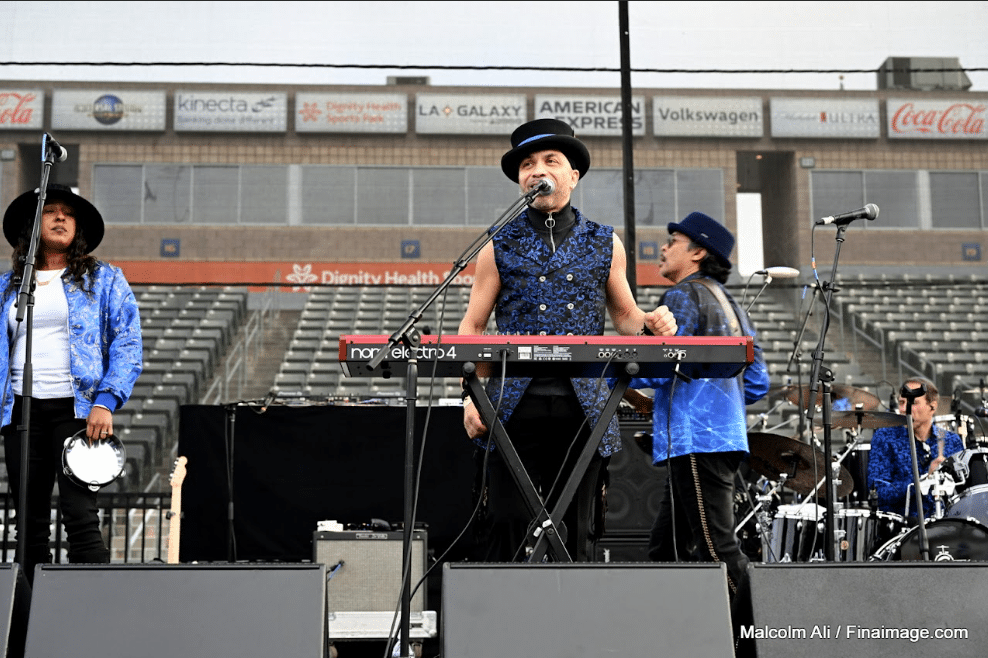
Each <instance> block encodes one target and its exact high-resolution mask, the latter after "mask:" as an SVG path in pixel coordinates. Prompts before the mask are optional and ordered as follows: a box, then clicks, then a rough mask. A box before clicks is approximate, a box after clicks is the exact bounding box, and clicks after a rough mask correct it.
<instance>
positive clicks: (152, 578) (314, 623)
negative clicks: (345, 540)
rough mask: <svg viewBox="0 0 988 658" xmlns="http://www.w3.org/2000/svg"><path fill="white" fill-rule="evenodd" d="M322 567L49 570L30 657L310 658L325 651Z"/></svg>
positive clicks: (34, 618) (42, 572)
mask: <svg viewBox="0 0 988 658" xmlns="http://www.w3.org/2000/svg"><path fill="white" fill-rule="evenodd" d="M325 595H326V570H325V568H324V567H323V566H322V565H314V564H283V565H282V564H279V565H239V564H234V565H229V564H224V565H184V564H174V565H173V564H162V565H144V564H140V565H129V564H117V565H98V566H97V565H43V566H42V567H41V568H40V569H39V570H38V571H37V572H36V574H35V578H34V592H33V595H32V599H31V614H30V620H29V622H28V629H27V642H26V646H25V653H24V655H25V656H26V657H27V658H78V657H79V656H100V658H133V657H134V656H142V657H145V658H176V657H177V656H237V657H238V658H247V657H251V656H256V658H271V656H312V657H313V658H321V657H322V656H324V654H325V647H326V614H325Z"/></svg>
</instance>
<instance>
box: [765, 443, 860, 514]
mask: <svg viewBox="0 0 988 658" xmlns="http://www.w3.org/2000/svg"><path fill="white" fill-rule="evenodd" d="M748 449H749V450H750V451H751V467H752V468H754V469H755V470H756V471H758V472H759V473H761V474H762V475H764V476H765V477H767V478H769V479H771V480H778V479H779V476H780V475H781V474H782V473H785V474H786V475H787V476H788V479H787V480H786V483H785V486H786V487H788V488H790V489H792V490H793V491H795V492H796V493H798V494H802V495H806V494H808V493H810V492H811V491H813V487H815V486H816V483H817V477H819V478H820V479H823V478H824V477H826V472H825V471H824V470H823V469H824V468H827V462H828V461H832V460H827V459H826V458H825V457H824V455H823V453H822V452H820V451H819V450H815V449H814V448H813V447H811V446H809V445H807V444H805V443H802V442H800V441H797V440H795V439H790V438H787V437H784V436H779V435H778V434H766V433H764V432H749V433H748ZM814 457H815V458H816V467H817V474H816V475H814V473H813V460H814ZM838 477H839V479H840V481H841V483H840V485H839V486H838V487H837V496H838V497H839V498H843V497H844V496H846V495H848V494H849V493H851V491H852V490H853V489H854V480H853V479H852V478H851V474H850V472H849V471H848V470H847V469H846V468H844V466H843V464H842V465H841V468H840V475H839V476H838ZM817 495H818V496H821V497H822V496H824V495H825V492H824V488H823V487H822V486H821V487H820V489H819V491H818V492H817Z"/></svg>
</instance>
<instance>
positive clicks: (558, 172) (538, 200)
mask: <svg viewBox="0 0 988 658" xmlns="http://www.w3.org/2000/svg"><path fill="white" fill-rule="evenodd" d="M543 178H548V179H549V180H551V181H552V182H553V184H555V189H554V190H553V192H552V194H547V195H545V196H541V195H540V196H537V197H535V199H533V200H532V204H531V205H532V207H534V208H538V209H539V210H541V211H542V212H555V211H557V210H562V209H563V208H564V207H566V204H567V203H569V198H570V195H571V194H572V193H573V190H574V189H575V188H576V183H577V181H579V180H580V172H578V171H577V170H576V169H573V167H572V166H571V165H570V163H569V160H568V159H567V158H566V156H565V155H563V154H562V153H561V152H559V151H538V152H537V153H532V154H531V155H529V156H528V157H527V158H525V159H524V160H522V161H521V164H520V165H519V166H518V186H519V187H520V188H521V191H522V193H523V194H524V193H525V192H528V191H529V190H530V189H532V188H533V187H534V186H536V185H538V184H539V181H540V180H542V179H543Z"/></svg>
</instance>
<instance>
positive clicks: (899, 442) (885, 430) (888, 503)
mask: <svg viewBox="0 0 988 658" xmlns="http://www.w3.org/2000/svg"><path fill="white" fill-rule="evenodd" d="M905 386H908V387H909V388H911V389H913V390H915V389H918V388H920V386H923V387H925V388H926V395H923V396H920V397H918V398H916V399H915V400H913V404H912V418H913V433H914V434H915V437H916V458H917V463H918V464H919V472H920V475H921V476H922V475H923V474H924V473H927V474H933V473H934V472H936V471H937V469H939V468H940V465H941V464H943V462H944V461H945V460H946V459H947V458H948V457H950V455H953V454H954V453H957V452H960V451H961V450H963V449H964V443H963V441H961V438H960V437H959V436H958V435H956V434H954V433H953V432H948V431H946V430H943V429H941V428H940V427H938V426H937V425H935V424H934V423H933V417H934V416H935V415H936V412H937V403H938V395H939V391H937V387H936V386H935V385H934V384H933V382H931V381H929V380H928V379H924V378H922V377H916V378H912V379H908V380H906V382H905ZM905 410H906V400H905V398H900V399H899V412H900V413H905ZM870 453H871V454H870V455H869V457H868V487H869V489H874V490H875V491H876V492H877V494H878V509H879V510H880V511H884V512H893V513H895V514H904V515H905V516H907V517H915V516H916V503H915V494H914V493H912V487H910V486H909V485H911V484H913V476H912V472H913V471H912V455H911V453H910V451H909V433H908V430H907V428H906V426H905V425H897V426H895V427H880V428H878V429H876V430H875V433H874V434H873V435H872V437H871V450H870ZM933 511H934V503H933V491H932V490H931V491H930V492H929V493H928V494H927V495H926V496H925V497H924V501H923V515H924V518H929V517H931V516H932V515H933Z"/></svg>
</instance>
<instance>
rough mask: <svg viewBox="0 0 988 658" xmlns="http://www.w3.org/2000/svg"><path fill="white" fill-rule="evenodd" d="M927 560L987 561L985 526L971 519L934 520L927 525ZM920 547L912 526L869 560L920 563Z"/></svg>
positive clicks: (917, 530) (987, 538)
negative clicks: (918, 561)
mask: <svg viewBox="0 0 988 658" xmlns="http://www.w3.org/2000/svg"><path fill="white" fill-rule="evenodd" d="M926 536H927V539H928V541H929V546H930V559H931V560H932V561H934V562H950V561H953V560H965V561H966V560H978V561H983V560H988V527H985V526H983V525H982V524H980V523H978V522H977V521H975V520H974V519H936V520H934V521H930V522H929V523H928V524H926ZM922 559H923V556H922V552H921V551H920V548H919V526H916V527H913V528H911V529H909V530H907V531H906V532H904V533H902V534H901V535H899V536H898V537H896V538H894V539H892V540H890V541H888V542H887V543H886V544H885V545H884V546H882V547H881V548H880V549H878V551H876V553H875V555H874V556H873V557H872V560H873V561H885V562H889V561H899V560H906V561H908V560H922Z"/></svg>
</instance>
